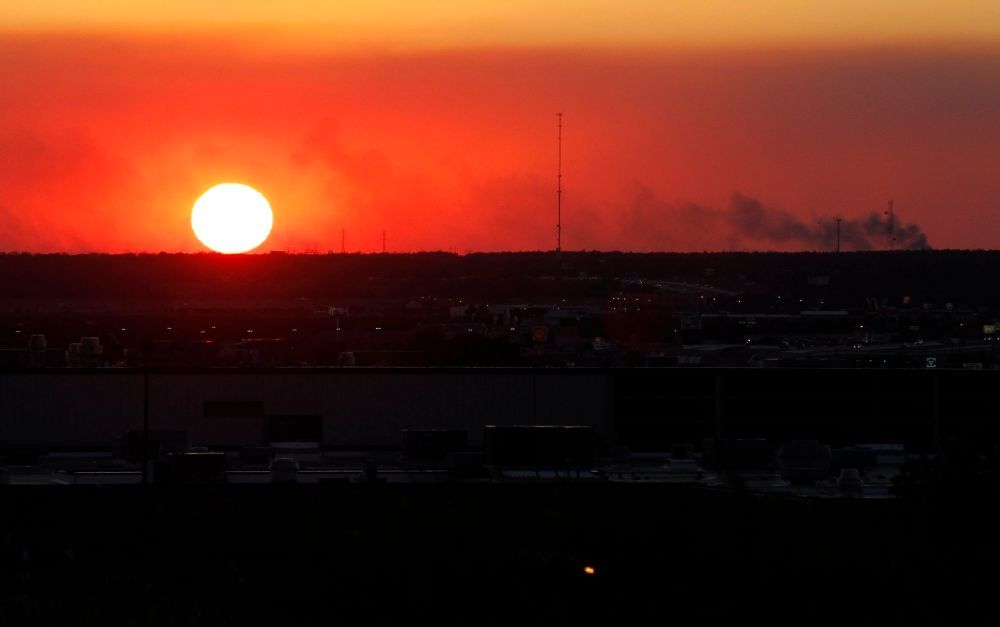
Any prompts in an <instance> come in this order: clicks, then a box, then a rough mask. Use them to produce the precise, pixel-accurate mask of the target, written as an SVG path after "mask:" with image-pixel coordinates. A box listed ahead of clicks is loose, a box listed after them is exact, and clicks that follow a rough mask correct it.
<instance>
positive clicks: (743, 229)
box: [720, 194, 930, 250]
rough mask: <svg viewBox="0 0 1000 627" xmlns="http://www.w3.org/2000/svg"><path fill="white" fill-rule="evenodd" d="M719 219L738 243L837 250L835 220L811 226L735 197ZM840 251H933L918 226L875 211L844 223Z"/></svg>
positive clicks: (745, 199)
mask: <svg viewBox="0 0 1000 627" xmlns="http://www.w3.org/2000/svg"><path fill="white" fill-rule="evenodd" d="M720 217H721V219H722V220H723V221H724V222H725V223H726V224H727V225H728V226H729V227H730V228H731V229H732V230H733V237H734V238H736V239H738V240H744V239H746V240H751V241H753V242H754V243H757V244H764V245H767V244H779V245H782V247H786V246H790V245H791V246H796V247H801V248H804V249H809V250H834V249H836V246H837V221H836V218H833V217H827V218H822V219H820V220H819V221H818V223H817V225H816V226H812V225H810V224H807V223H806V222H803V221H802V220H800V219H799V218H797V217H795V216H794V215H792V214H790V213H788V212H787V211H784V210H782V209H776V208H773V207H768V206H766V205H764V204H763V203H762V202H761V201H760V200H758V199H756V198H751V197H749V196H744V195H742V194H734V195H733V198H732V201H731V202H730V205H729V208H728V209H727V210H726V211H723V212H721V213H720ZM840 247H841V250H879V249H885V248H894V249H899V250H920V249H924V248H930V244H929V243H928V241H927V235H926V234H925V233H924V232H923V231H922V230H921V229H920V227H919V226H918V225H916V224H912V223H905V224H904V223H903V222H901V221H900V220H899V217H898V216H896V215H895V214H893V215H892V216H889V215H888V214H887V213H878V212H875V211H873V212H871V213H869V214H868V215H867V216H866V217H863V218H853V219H843V220H841V222H840Z"/></svg>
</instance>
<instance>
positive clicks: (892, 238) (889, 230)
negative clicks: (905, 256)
mask: <svg viewBox="0 0 1000 627" xmlns="http://www.w3.org/2000/svg"><path fill="white" fill-rule="evenodd" d="M892 210H893V202H892V201H891V200H890V201H889V210H888V211H886V212H885V214H886V215H887V216H889V223H888V225H887V227H886V234H887V236H888V237H889V250H894V249H895V248H896V222H895V220H894V219H893V215H892Z"/></svg>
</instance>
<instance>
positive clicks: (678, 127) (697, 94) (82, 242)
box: [0, 0, 1000, 252]
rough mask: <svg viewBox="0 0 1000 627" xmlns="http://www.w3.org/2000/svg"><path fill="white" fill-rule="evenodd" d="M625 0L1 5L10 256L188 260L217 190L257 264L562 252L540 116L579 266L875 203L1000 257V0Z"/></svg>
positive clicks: (737, 240)
mask: <svg viewBox="0 0 1000 627" xmlns="http://www.w3.org/2000/svg"><path fill="white" fill-rule="evenodd" d="M628 4H629V6H628V7H627V8H622V7H618V5H617V4H615V3H610V2H605V1H603V0H593V1H585V2H582V3H568V2H561V1H556V2H543V3H530V5H529V3H518V2H515V3H510V4H504V5H488V6H487V5H469V4H468V3H456V2H450V1H446V0H440V1H437V2H432V3H430V4H420V5H414V4H409V3H393V2H388V1H380V2H376V3H371V4H370V5H369V4H365V5H363V6H358V7H352V8H345V7H343V6H341V5H340V4H339V3H337V4H332V3H317V2H308V1H306V0H297V1H295V2H291V3H288V5H287V6H285V5H283V8H282V11H281V12H280V13H279V12H276V11H274V10H273V8H272V7H271V6H270V5H267V4H266V3H249V4H246V3H239V4H237V3H235V2H229V1H228V0H227V1H223V2H214V3H211V4H210V5H205V4H204V3H195V2H188V1H182V2H175V3H167V4H161V5H159V8H154V9H149V8H147V7H141V6H139V5H135V4H130V3H125V2H118V1H117V0H105V1H103V2H99V3H96V4H88V5H86V6H84V5H77V4H72V3H68V2H51V3H41V4H36V5H31V4H22V5H19V6H18V7H17V8H13V10H11V11H7V12H5V13H4V15H3V16H0V34H2V37H0V94H2V96H0V190H2V191H3V193H2V195H0V216H2V217H3V219H4V220H5V222H6V223H7V224H8V227H7V229H5V230H4V231H3V232H2V233H0V250H31V251H69V252H82V251H107V252H124V251H134V252H139V251H159V250H166V251H196V250H200V246H199V244H198V242H197V241H196V240H194V239H193V238H192V237H191V232H190V227H189V224H188V217H189V215H188V212H189V209H190V206H191V200H190V199H191V198H192V197H194V196H195V195H197V194H198V193H199V192H200V191H201V190H204V189H207V188H208V187H210V186H211V185H213V184H215V183H217V182H218V181H220V180H245V181H254V182H255V184H259V185H260V186H261V188H262V189H267V190H268V196H269V198H270V200H271V201H273V202H274V203H275V205H276V206H280V207H281V223H280V225H279V228H276V230H275V232H274V233H273V234H272V235H271V236H270V246H271V247H273V248H275V249H282V250H289V251H297V252H327V251H330V250H337V251H339V250H340V248H341V233H342V232H343V233H345V234H346V235H345V240H346V244H345V245H346V249H347V250H349V251H363V252H374V251H379V250H381V242H382V238H381V234H382V232H383V231H386V232H387V238H388V241H389V242H390V243H391V249H392V250H394V251H418V250H453V251H458V252H464V251H467V250H539V249H543V250H544V249H551V248H554V246H555V228H554V224H555V211H556V207H555V200H556V199H555V187H556V180H555V176H556V159H557V154H556V150H557V147H556V118H555V113H556V112H558V111H562V112H564V113H565V117H564V132H563V136H564V141H563V189H564V195H563V246H564V247H565V248H566V249H568V250H578V249H584V248H588V249H594V248H597V249H626V250H677V251H690V250H695V251H697V250H761V249H763V250H810V249H814V248H818V247H819V248H822V247H823V246H825V245H826V239H827V238H826V237H825V236H824V235H823V233H824V229H829V225H831V224H833V221H834V217H835V216H838V217H842V218H844V219H845V220H847V221H851V220H855V221H858V223H859V224H860V223H862V222H864V221H865V220H867V219H868V216H869V215H870V214H872V212H875V213H876V214H878V215H882V212H883V209H884V207H885V206H886V203H887V201H888V200H890V199H893V200H895V203H896V209H897V215H898V216H899V219H900V221H901V222H902V223H904V224H906V225H914V226H915V227H916V228H918V229H919V230H920V231H921V232H922V233H924V234H926V238H927V241H929V243H930V244H931V245H932V246H935V247H984V248H993V247H996V246H1000V236H998V235H996V233H998V232H1000V231H998V228H997V227H1000V217H998V216H1000V211H998V209H1000V206H998V201H997V199H998V198H1000V177H997V176H996V175H995V168H996V163H997V162H998V158H1000V155H998V152H997V146H1000V83H998V82H997V80H996V76H998V75H1000V26H997V25H998V24H1000V15H998V11H1000V8H998V7H1000V5H997V3H986V2H975V1H970V0H963V1H961V2H957V3H952V4H949V5H948V7H947V8H946V9H942V8H940V7H941V5H940V3H930V2H906V3H903V2H887V3H878V4H875V5H872V4H871V3H860V2H846V3H835V4H830V3H819V2H790V1H787V2H786V1H784V0H769V1H768V2H762V3H753V4H752V5H750V4H747V3H743V2H735V1H727V2H719V3H708V4H706V3H702V2H686V1H685V2H671V3H662V2H645V1H636V2H631V3H628ZM389 9H391V10H389ZM901 14H905V15H906V19H899V16H900V15H901ZM230 18H232V19H230ZM740 198H742V199H750V200H752V201H753V202H755V203H757V205H755V206H759V207H760V208H761V212H762V213H761V215H762V216H763V218H764V219H765V220H764V225H765V228H748V227H749V226H751V225H748V224H747V223H746V221H745V220H743V219H741V215H742V214H741V209H740V202H741V201H739V200H738V199H740ZM789 220H791V222H790V221H789ZM789 226H791V227H792V228H787V227H789ZM876 239H877V238H876ZM857 245H858V246H868V247H877V246H878V243H877V241H876V240H875V239H872V238H867V239H864V240H861V239H859V240H857Z"/></svg>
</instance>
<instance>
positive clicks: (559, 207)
mask: <svg viewBox="0 0 1000 627" xmlns="http://www.w3.org/2000/svg"><path fill="white" fill-rule="evenodd" d="M562 115H563V114H562V113H557V114H556V118H558V120H559V166H558V169H557V170H556V254H557V255H560V254H562Z"/></svg>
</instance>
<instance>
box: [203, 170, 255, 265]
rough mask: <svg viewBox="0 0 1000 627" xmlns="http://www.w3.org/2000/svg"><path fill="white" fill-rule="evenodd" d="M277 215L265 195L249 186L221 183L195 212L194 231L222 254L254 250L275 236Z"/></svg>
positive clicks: (212, 189) (204, 197) (210, 190)
mask: <svg viewBox="0 0 1000 627" xmlns="http://www.w3.org/2000/svg"><path fill="white" fill-rule="evenodd" d="M273 222H274V214H273V213H272V212H271V205H270V204H268V202H267V198H264V195H263V194H261V193H260V192H258V191H257V190H255V189H254V188H252V187H250V186H248V185H242V184H240V183H220V184H219V185H216V186H215V187H212V188H211V189H209V190H208V191H207V192H205V193H204V194H202V195H201V196H200V197H199V198H198V200H196V201H195V203H194V209H192V210H191V228H192V229H194V234H195V236H197V237H198V239H199V240H201V243H202V244H204V245H205V246H208V247H209V248H211V249H212V250H214V251H216V252H220V253H227V254H228V253H245V252H247V251H248V250H253V249H254V248H257V247H258V246H260V245H261V244H263V243H264V240H266V239H267V236H268V235H269V234H270V233H271V225H272V224H273Z"/></svg>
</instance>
